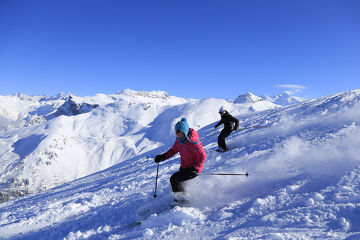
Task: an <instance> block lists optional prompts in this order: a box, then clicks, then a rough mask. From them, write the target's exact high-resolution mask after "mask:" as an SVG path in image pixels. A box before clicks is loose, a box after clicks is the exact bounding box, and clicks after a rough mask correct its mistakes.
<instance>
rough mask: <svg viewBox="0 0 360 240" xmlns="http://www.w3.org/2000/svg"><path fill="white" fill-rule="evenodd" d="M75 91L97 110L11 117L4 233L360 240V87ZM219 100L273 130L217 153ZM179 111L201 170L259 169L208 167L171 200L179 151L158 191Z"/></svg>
mask: <svg viewBox="0 0 360 240" xmlns="http://www.w3.org/2000/svg"><path fill="white" fill-rule="evenodd" d="M73 100H74V101H76V102H85V103H89V104H98V105H99V107H97V108H95V109H92V110H91V111H89V112H85V113H82V114H79V115H76V116H58V117H54V118H46V117H44V120H43V122H38V123H36V124H34V123H33V124H27V125H26V126H25V125H24V126H21V125H12V126H10V127H9V125H11V123H13V122H12V121H13V120H14V119H15V120H16V119H20V118H19V117H17V118H16V117H13V118H12V120H11V119H10V120H9V118H8V122H7V124H8V125H7V128H3V129H4V130H2V131H1V132H0V174H1V175H0V180H1V185H0V187H1V192H2V198H3V200H7V199H9V198H10V200H8V201H5V202H3V203H1V204H0V238H1V239H67V240H69V239H112V240H114V239H229V240H230V239H360V217H359V216H360V175H359V174H360V167H359V166H360V147H359V146H360V89H356V90H352V91H348V92H345V93H339V94H336V95H332V96H328V97H323V98H318V99H314V100H309V101H303V102H300V103H296V104H293V105H288V106H280V105H275V104H273V103H271V102H269V101H264V100H262V101H256V102H245V103H238V104H235V103H231V102H228V101H225V100H219V99H203V100H196V99H183V98H177V97H170V96H168V95H167V94H166V93H165V92H135V91H131V90H126V91H123V92H121V93H117V94H114V95H96V96H94V97H87V98H76V97H74V98H73ZM60 105H61V104H60ZM222 105H223V106H225V107H226V108H227V109H228V111H229V112H230V113H231V114H232V115H233V116H235V117H237V118H238V119H239V121H240V126H241V127H244V128H246V127H250V126H267V127H266V128H265V127H264V128H249V129H244V130H239V131H237V132H234V133H232V134H231V135H230V136H229V137H228V138H227V144H228V147H229V148H230V150H229V151H228V152H225V153H218V152H216V151H215V149H216V148H217V136H218V134H219V133H220V131H221V127H219V128H218V129H217V130H215V129H214V125H215V124H216V122H217V121H218V120H219V115H218V113H217V110H218V108H219V107H220V106H222ZM55 109H56V108H54V109H53V110H55ZM8 111H11V110H8ZM24 112H26V111H24ZM48 114H51V111H47V112H46V113H44V114H43V115H44V116H48ZM182 117H186V118H187V119H188V122H189V124H190V127H193V128H194V129H195V130H197V131H198V133H199V135H200V140H201V141H202V143H203V146H204V148H205V151H206V153H207V159H206V162H205V166H204V170H203V173H245V172H248V173H249V174H250V175H249V176H248V177H245V176H208V175H200V176H198V177H197V178H195V179H193V180H190V181H187V182H186V191H187V197H188V199H190V203H189V204H187V205H186V206H181V207H180V206H177V207H175V208H172V209H169V205H170V204H171V201H172V194H171V188H170V184H169V178H170V176H171V174H173V173H174V172H175V171H177V169H178V168H179V163H180V158H179V155H176V156H174V157H173V158H171V159H169V160H167V161H165V162H162V163H160V165H159V179H158V189H157V195H158V197H157V198H154V197H153V194H154V190H155V177H156V169H157V165H156V164H155V163H154V160H153V158H154V156H155V155H157V154H160V153H163V152H164V151H166V150H167V149H168V148H170V147H171V146H172V143H173V142H174V140H175V134H174V125H175V123H176V122H177V121H179V120H180V119H181V118H182ZM15 120H14V121H15ZM89 174H90V175H89ZM28 193H30V195H25V194H28ZM21 195H25V196H21ZM17 196H20V197H17ZM16 197H17V198H16ZM141 219H143V220H142V221H141V224H135V223H136V221H137V220H141Z"/></svg>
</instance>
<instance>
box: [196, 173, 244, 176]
mask: <svg viewBox="0 0 360 240" xmlns="http://www.w3.org/2000/svg"><path fill="white" fill-rule="evenodd" d="M200 175H221V176H246V177H248V176H249V175H250V174H249V173H200Z"/></svg>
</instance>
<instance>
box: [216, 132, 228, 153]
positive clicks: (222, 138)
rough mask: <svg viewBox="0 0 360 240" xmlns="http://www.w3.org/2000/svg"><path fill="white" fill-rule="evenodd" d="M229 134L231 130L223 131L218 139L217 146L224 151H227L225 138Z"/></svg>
mask: <svg viewBox="0 0 360 240" xmlns="http://www.w3.org/2000/svg"><path fill="white" fill-rule="evenodd" d="M230 133H231V130H227V129H223V130H222V131H221V133H220V135H219V137H218V146H219V148H222V149H224V150H227V147H226V142H225V138H227V137H228V136H229V135H230Z"/></svg>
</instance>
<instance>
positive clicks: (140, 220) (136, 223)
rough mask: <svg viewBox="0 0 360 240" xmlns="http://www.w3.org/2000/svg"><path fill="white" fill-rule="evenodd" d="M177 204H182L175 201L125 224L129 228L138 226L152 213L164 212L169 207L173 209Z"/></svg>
mask: <svg viewBox="0 0 360 240" xmlns="http://www.w3.org/2000/svg"><path fill="white" fill-rule="evenodd" d="M177 206H182V205H181V204H179V203H176V202H175V203H172V204H171V205H169V206H167V207H166V208H164V209H161V210H158V211H154V212H151V213H148V214H146V216H144V217H143V218H141V219H138V220H136V221H135V222H132V223H129V224H127V226H128V227H129V228H132V227H136V226H139V225H141V224H142V222H143V221H145V220H146V219H148V218H149V217H151V216H152V215H154V214H157V215H159V214H161V213H163V212H166V211H169V210H171V209H173V208H175V207H177Z"/></svg>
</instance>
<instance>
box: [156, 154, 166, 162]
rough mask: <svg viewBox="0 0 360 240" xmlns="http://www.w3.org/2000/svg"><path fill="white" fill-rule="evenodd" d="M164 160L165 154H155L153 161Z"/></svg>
mask: <svg viewBox="0 0 360 240" xmlns="http://www.w3.org/2000/svg"><path fill="white" fill-rule="evenodd" d="M164 160H165V156H164V155H163V154H160V155H156V157H155V162H156V163H159V162H161V161H164Z"/></svg>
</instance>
